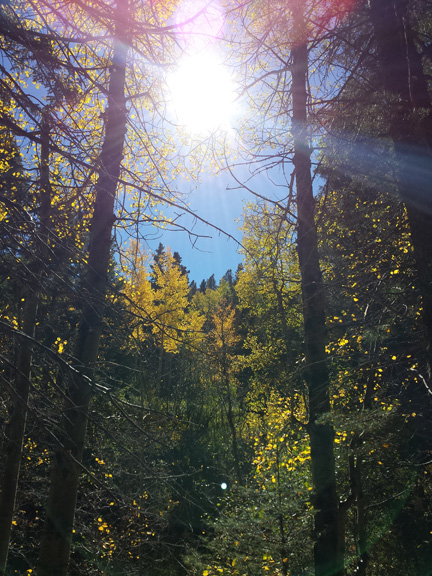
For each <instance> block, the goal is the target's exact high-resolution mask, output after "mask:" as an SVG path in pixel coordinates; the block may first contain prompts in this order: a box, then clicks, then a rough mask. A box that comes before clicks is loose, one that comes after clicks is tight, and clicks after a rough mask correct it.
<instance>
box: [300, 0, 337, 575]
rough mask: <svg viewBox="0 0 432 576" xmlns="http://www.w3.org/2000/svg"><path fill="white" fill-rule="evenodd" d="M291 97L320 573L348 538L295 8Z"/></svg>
mask: <svg viewBox="0 0 432 576" xmlns="http://www.w3.org/2000/svg"><path fill="white" fill-rule="evenodd" d="M293 29H294V33H293V43H294V47H293V49H292V102H293V114H292V123H293V136H294V158H293V163H294V167H295V178H296V193H297V217H298V224H297V251H298V257H299V265H300V274H301V288H302V300H303V324H304V338H305V355H306V374H305V377H306V383H307V387H308V392H309V425H308V432H309V437H310V444H311V466H312V481H313V501H312V503H313V507H314V519H315V538H316V540H315V546H314V565H315V575H316V576H341V575H342V574H343V565H344V558H343V542H342V541H341V540H343V538H341V537H340V534H339V501H338V496H337V490H336V477H335V459H334V452H333V440H334V430H333V427H332V426H331V425H330V424H329V423H324V422H322V420H321V419H322V417H323V416H324V415H326V414H327V413H328V412H330V400H329V373H328V367H327V359H326V351H325V344H326V329H325V302H324V288H323V283H322V275H321V270H320V264H319V256H318V238H317V228H316V224H315V201H314V198H313V190H312V176H311V159H310V155H311V150H310V147H309V144H308V137H307V134H308V130H307V120H308V118H307V91H306V87H307V74H308V47H307V32H306V26H305V22H304V16H303V14H302V12H301V9H300V8H299V7H298V6H297V7H296V8H295V9H293Z"/></svg>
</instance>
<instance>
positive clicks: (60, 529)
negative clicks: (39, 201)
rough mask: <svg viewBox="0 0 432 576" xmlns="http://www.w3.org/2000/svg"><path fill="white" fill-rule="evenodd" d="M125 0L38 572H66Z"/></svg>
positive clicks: (105, 221) (99, 295)
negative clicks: (73, 368) (71, 372)
mask: <svg viewBox="0 0 432 576" xmlns="http://www.w3.org/2000/svg"><path fill="white" fill-rule="evenodd" d="M127 13H128V0H118V2H117V8H116V35H115V39H114V52H113V61H112V67H111V76H110V83H109V89H108V109H107V112H106V130H105V138H104V142H103V145H102V150H101V155H100V159H99V161H100V169H99V177H98V181H97V184H96V200H95V208H94V213H93V217H92V223H91V229H90V245H89V257H88V267H87V273H86V278H85V285H84V293H85V298H86V301H85V303H84V305H83V310H82V315H81V321H80V325H79V328H78V335H77V342H76V349H75V360H76V368H77V373H76V374H75V375H73V376H72V375H71V376H70V378H69V384H68V389H67V391H66V400H65V405H64V417H63V420H62V424H61V426H62V433H61V446H59V447H58V450H57V452H56V454H55V457H54V462H53V468H52V473H51V485H50V493H49V497H48V505H47V517H46V523H45V530H44V534H43V537H42V541H41V548H40V555H39V562H38V576H66V574H67V571H68V564H69V556H70V547H71V539H72V530H73V522H74V516H75V508H76V501H77V493H78V482H79V474H80V463H81V460H82V456H83V450H84V442H85V432H86V426H87V415H88V408H89V403H90V399H91V396H92V391H91V378H92V375H93V367H94V364H95V362H96V361H97V357H98V348H99V341H100V336H101V331H102V322H103V315H104V308H105V297H106V293H107V272H108V268H109V263H110V249H111V243H112V240H111V236H112V229H113V224H114V220H115V218H114V202H115V195H116V188H117V184H118V179H119V175H120V166H121V162H122V159H123V146H124V141H125V134H126V99H125V71H126V56H127V32H126V28H127V24H126V22H127Z"/></svg>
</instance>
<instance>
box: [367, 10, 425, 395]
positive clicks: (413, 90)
mask: <svg viewBox="0 0 432 576" xmlns="http://www.w3.org/2000/svg"><path fill="white" fill-rule="evenodd" d="M370 16H371V22H372V26H373V30H374V36H375V41H376V46H377V53H378V58H379V61H380V65H381V68H382V73H383V74H382V77H383V84H384V89H385V90H386V92H387V93H388V95H389V97H390V99H391V101H390V103H389V107H390V110H391V120H390V127H389V136H390V137H391V139H392V140H393V143H394V147H395V153H396V159H397V161H398V170H399V177H398V180H399V181H398V185H399V192H400V196H401V198H402V201H403V202H404V204H405V207H406V210H407V215H408V221H409V226H410V233H411V242H412V245H413V250H414V257H415V261H416V268H417V273H418V282H419V289H420V293H421V295H422V300H423V323H424V326H425V335H426V352H427V360H428V379H429V384H430V382H431V367H432V104H431V100H430V97H429V93H428V90H427V80H426V77H425V74H424V70H423V67H422V62H421V57H420V55H419V54H418V52H417V49H416V46H415V44H414V40H413V35H412V30H411V28H410V24H409V20H408V16H409V15H408V4H407V1H406V0H370Z"/></svg>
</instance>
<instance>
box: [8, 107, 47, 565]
mask: <svg viewBox="0 0 432 576" xmlns="http://www.w3.org/2000/svg"><path fill="white" fill-rule="evenodd" d="M49 132H50V113H49V110H48V109H45V110H44V111H43V112H42V117H41V164H40V197H41V201H40V205H39V227H38V231H37V236H36V240H35V248H34V249H35V252H36V254H35V260H34V261H33V262H31V263H30V264H29V266H28V268H29V270H30V271H31V274H32V276H31V277H30V279H29V285H28V286H27V292H26V294H25V302H24V310H23V324H22V331H23V332H24V334H26V335H28V336H30V337H31V338H33V337H34V334H35V327H36V318H37V311H38V305H39V293H40V288H41V282H42V276H43V271H41V270H40V262H41V261H43V260H44V254H45V253H46V250H45V245H46V242H47V241H48V226H49V219H50V212H51V190H50V174H49V155H50V152H49V149H50V143H49V141H50V136H49ZM17 346H18V353H17V360H16V369H15V385H14V398H12V402H13V412H12V415H11V419H10V424H9V438H8V442H7V445H6V461H5V465H4V469H3V475H2V476H3V477H2V491H1V496H0V575H3V574H5V573H6V564H7V557H8V550H9V542H10V536H11V530H12V519H13V513H14V511H15V503H16V494H17V490H18V481H19V473H20V465H21V457H22V448H23V443H24V436H25V429H26V421H27V403H28V398H29V392H30V377H31V366H32V354H33V350H32V345H31V344H30V343H29V341H28V340H25V341H22V342H21V341H20V342H18V344H17Z"/></svg>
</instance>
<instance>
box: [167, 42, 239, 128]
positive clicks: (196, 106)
mask: <svg viewBox="0 0 432 576" xmlns="http://www.w3.org/2000/svg"><path fill="white" fill-rule="evenodd" d="M169 87H170V92H171V97H172V102H173V107H174V112H175V115H176V117H177V120H178V122H179V123H180V124H182V125H184V126H185V127H186V128H187V130H189V131H190V132H194V133H200V134H202V133H205V132H209V131H213V130H216V129H218V128H223V129H227V128H229V126H230V120H231V118H232V115H233V112H234V101H235V91H234V83H233V81H232V79H231V78H230V75H229V72H228V69H227V68H226V67H225V66H224V64H223V63H221V62H220V61H219V60H218V58H217V57H216V56H215V55H214V54H213V53H211V52H209V51H203V52H202V53H198V54H195V55H193V56H188V57H186V58H184V59H183V60H182V61H181V62H180V63H179V66H178V68H177V70H176V71H175V72H174V73H173V74H172V76H171V77H170V78H169Z"/></svg>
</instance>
